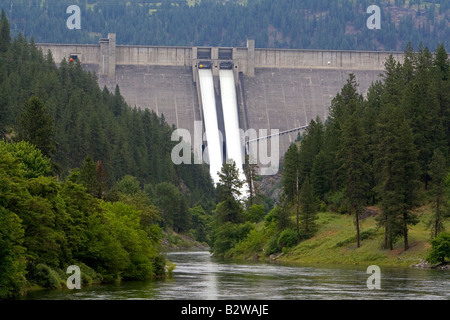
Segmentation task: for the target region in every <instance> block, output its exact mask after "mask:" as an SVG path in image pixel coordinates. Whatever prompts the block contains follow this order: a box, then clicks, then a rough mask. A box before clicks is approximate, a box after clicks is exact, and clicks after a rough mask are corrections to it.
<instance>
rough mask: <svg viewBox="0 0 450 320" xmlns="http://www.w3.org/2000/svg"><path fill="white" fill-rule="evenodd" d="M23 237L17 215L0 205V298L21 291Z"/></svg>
mask: <svg viewBox="0 0 450 320" xmlns="http://www.w3.org/2000/svg"><path fill="white" fill-rule="evenodd" d="M0 159H1V155H0ZM1 160H2V159H1ZM23 237H24V230H23V227H22V225H21V221H20V219H19V217H18V216H17V215H16V214H15V213H13V212H10V211H9V210H7V209H5V208H3V207H2V206H1V205H0V275H1V276H0V298H3V299H5V298H17V297H19V296H20V294H21V292H22V288H23V286H24V284H25V259H24V256H23V255H24V253H25V248H24V247H23Z"/></svg>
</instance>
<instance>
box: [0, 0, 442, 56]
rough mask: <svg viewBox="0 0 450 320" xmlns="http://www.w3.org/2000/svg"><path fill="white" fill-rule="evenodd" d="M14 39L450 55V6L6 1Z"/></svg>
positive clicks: (387, 1)
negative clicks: (75, 26)
mask: <svg viewBox="0 0 450 320" xmlns="http://www.w3.org/2000/svg"><path fill="white" fill-rule="evenodd" d="M73 4H77V5H78V6H80V9H81V29H80V30H68V28H67V27H66V20H67V19H68V17H69V16H70V14H67V13H66V9H67V7H68V6H69V5H73ZM373 4H376V5H378V6H379V7H380V8H381V30H369V29H368V28H367V27H366V21H367V19H368V18H369V16H370V14H367V13H366V9H367V8H368V7H369V6H370V5H373ZM0 8H3V9H4V10H5V11H6V13H7V16H8V17H9V19H10V20H11V26H12V32H13V34H14V35H16V34H18V33H19V32H22V33H23V34H24V35H26V36H27V37H28V38H31V37H34V39H35V40H36V41H37V42H52V43H98V40H99V38H101V37H105V36H106V35H107V33H110V32H113V33H117V41H118V43H119V44H133V45H179V46H180V45H181V46H190V45H196V46H203V45H211V46H245V44H246V40H247V38H253V39H255V40H256V45H257V46H258V47H274V48H297V49H334V50H389V51H395V50H397V51H402V50H403V49H404V48H405V46H406V45H407V44H408V42H411V43H412V45H413V46H415V47H418V45H419V44H420V43H422V44H424V45H425V46H428V47H430V48H432V47H435V46H436V44H437V43H443V44H444V46H445V47H446V49H447V50H449V45H450V44H449V43H448V39H450V2H449V1H447V0H433V1H423V0H395V1H393V0H377V1H369V0H363V1H353V0H342V1H328V0H302V1H298V0H277V1H273V0H248V1H225V2H224V1H218V0H201V1H198V0H197V1H186V2H184V1H169V0H164V1H160V2H158V1H138V0H131V1H130V0H129V1H124V0H116V1H94V0H89V1H80V0H61V1H60V0H58V1H56V0H44V1H41V0H19V1H10V0H9V1H8V0H1V1H0Z"/></svg>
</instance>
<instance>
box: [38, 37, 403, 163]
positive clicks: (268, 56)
mask: <svg viewBox="0 0 450 320" xmlns="http://www.w3.org/2000/svg"><path fill="white" fill-rule="evenodd" d="M38 46H39V47H40V48H41V49H42V51H43V52H44V54H45V53H46V52H47V51H48V50H50V51H51V52H52V54H53V57H54V60H55V62H57V63H59V62H60V61H62V59H64V58H65V59H66V60H69V59H70V58H71V57H72V58H73V59H78V60H79V61H80V63H81V65H82V66H83V68H85V69H86V70H90V71H95V72H96V74H97V76H98V82H99V85H100V87H103V86H107V87H108V88H109V89H110V90H114V88H115V86H116V84H117V85H119V88H120V92H121V94H122V95H123V96H124V98H125V100H126V101H127V103H128V104H129V105H130V106H132V107H133V106H137V107H139V108H145V109H151V110H154V111H155V112H156V113H157V114H158V115H161V114H164V117H165V119H166V121H167V122H168V123H169V124H174V125H175V126H176V127H177V128H183V129H188V130H189V131H190V132H191V133H192V135H193V132H194V123H195V121H203V112H202V101H201V94H200V89H199V85H198V68H199V66H200V65H201V64H202V63H205V62H208V63H209V64H210V65H209V68H210V69H211V72H212V74H213V77H214V79H218V75H219V70H220V69H221V68H223V66H224V65H225V66H226V67H227V68H229V69H232V70H233V73H234V76H235V84H236V93H237V95H236V96H237V106H238V114H239V125H240V128H242V129H243V130H244V131H245V130H248V129H255V130H256V131H257V132H258V130H259V129H266V130H267V133H268V134H270V133H271V130H272V129H277V130H279V131H280V132H284V131H289V130H291V129H294V128H299V127H302V126H305V125H307V124H309V122H310V121H311V120H312V119H314V118H315V117H316V116H319V117H321V118H322V120H325V119H326V118H327V116H328V108H329V106H330V103H331V100H332V98H333V97H334V96H335V95H336V94H337V93H339V92H340V90H341V89H342V87H343V86H344V84H345V83H346V81H347V79H348V76H349V74H350V73H354V74H355V76H356V80H357V82H358V83H359V91H360V92H361V93H363V94H365V93H366V92H367V89H368V88H369V87H370V85H371V84H372V82H374V81H376V80H378V79H380V73H381V72H382V71H383V70H384V62H385V61H386V59H387V58H388V57H389V55H393V56H394V58H395V59H396V60H398V61H403V53H398V52H362V51H331V50H328V51H321V50H282V49H259V48H255V42H254V41H253V40H248V42H247V46H246V47H241V48H218V47H164V46H161V47H155V46H125V45H117V44H116V36H115V34H109V35H108V37H107V38H103V39H100V43H99V44H98V45H64V44H38ZM214 82H215V85H214V87H215V90H216V91H217V92H216V93H217V94H218V95H220V86H219V85H218V84H217V83H216V81H214ZM220 114H221V113H220ZM220 120H222V123H223V119H218V122H219V123H220V122H221V121H220ZM219 129H221V128H220V125H219ZM224 134H225V133H224ZM297 134H298V132H296V131H294V132H291V133H288V134H285V135H282V136H280V137H279V142H280V149H279V151H280V156H282V155H284V153H285V152H286V150H287V148H288V147H289V145H290V144H291V143H292V142H293V141H294V140H295V139H296V137H297Z"/></svg>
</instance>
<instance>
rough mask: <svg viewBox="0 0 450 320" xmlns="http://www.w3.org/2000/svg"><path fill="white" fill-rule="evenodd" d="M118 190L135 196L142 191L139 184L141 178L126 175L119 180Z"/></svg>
mask: <svg viewBox="0 0 450 320" xmlns="http://www.w3.org/2000/svg"><path fill="white" fill-rule="evenodd" d="M116 187H117V191H119V192H120V193H123V194H125V195H128V196H133V195H135V194H137V193H138V192H139V191H141V187H140V186H139V180H138V179H137V178H136V177H132V176H130V175H126V176H125V177H123V178H122V179H121V180H120V181H118V182H117V185H116Z"/></svg>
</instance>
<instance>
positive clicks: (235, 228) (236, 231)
mask: <svg viewBox="0 0 450 320" xmlns="http://www.w3.org/2000/svg"><path fill="white" fill-rule="evenodd" d="M253 229H254V226H253V224H251V223H249V222H247V223H244V224H235V223H231V222H226V223H224V224H221V225H220V226H218V227H217V229H216V230H215V232H214V239H213V241H214V242H213V249H214V254H216V255H218V256H225V255H226V254H227V253H228V251H229V250H230V249H232V248H234V247H235V246H236V245H237V244H238V243H239V241H241V240H242V239H244V238H245V237H246V236H247V235H248V233H249V232H250V231H251V230H253Z"/></svg>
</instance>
